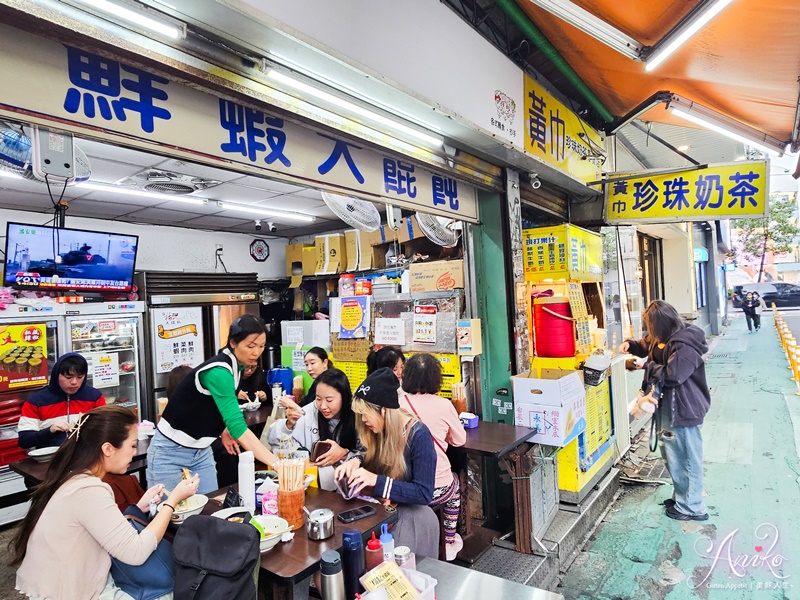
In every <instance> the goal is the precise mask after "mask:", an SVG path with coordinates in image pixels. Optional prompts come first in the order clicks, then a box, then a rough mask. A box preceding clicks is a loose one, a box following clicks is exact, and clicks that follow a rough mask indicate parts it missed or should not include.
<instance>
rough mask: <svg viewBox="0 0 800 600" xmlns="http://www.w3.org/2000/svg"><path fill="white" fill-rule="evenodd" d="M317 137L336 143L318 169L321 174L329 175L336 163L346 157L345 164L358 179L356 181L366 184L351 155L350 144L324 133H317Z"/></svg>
mask: <svg viewBox="0 0 800 600" xmlns="http://www.w3.org/2000/svg"><path fill="white" fill-rule="evenodd" d="M317 135H319V136H322V137H324V138H327V139H329V140H333V141H334V142H335V143H334V145H333V150H332V151H331V155H330V156H329V157H328V159H327V160H326V161H325V162H324V163H322V164H321V165H320V166H319V168H317V171H319V174H320V175H325V174H327V173H328V172H329V171H330V170H331V169H333V167H335V166H336V163H338V162H339V159H340V158H342V157H344V162H345V163H347V166H348V168H349V169H350V172H351V173H352V174H353V177H355V178H356V181H358V183H364V176H363V175H362V174H361V171H359V170H358V167H357V166H356V163H355V161H354V160H353V157H352V156H351V155H350V144H347V143H346V142H343V141H342V140H337V139H336V138H334V137H330V136H328V135H325V134H323V133H317ZM354 148H358V146H354Z"/></svg>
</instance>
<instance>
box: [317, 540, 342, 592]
mask: <svg viewBox="0 0 800 600" xmlns="http://www.w3.org/2000/svg"><path fill="white" fill-rule="evenodd" d="M319 570H320V573H321V576H320V587H321V588H322V589H320V591H319V593H320V594H321V595H322V600H345V599H346V596H345V594H344V575H343V574H342V560H341V559H340V558H339V553H338V552H336V550H326V551H325V552H323V553H322V561H321V562H320V564H319Z"/></svg>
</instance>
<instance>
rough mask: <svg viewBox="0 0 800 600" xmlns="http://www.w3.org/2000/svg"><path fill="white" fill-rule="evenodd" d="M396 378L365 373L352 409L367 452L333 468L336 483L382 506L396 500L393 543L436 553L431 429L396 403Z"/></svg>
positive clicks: (383, 371)
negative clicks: (379, 501) (365, 495)
mask: <svg viewBox="0 0 800 600" xmlns="http://www.w3.org/2000/svg"><path fill="white" fill-rule="evenodd" d="M399 386H400V382H399V381H398V379H397V377H396V376H395V374H394V373H392V370H391V369H389V368H388V367H383V368H380V369H378V370H377V371H375V372H374V373H372V374H370V375H369V376H367V378H366V379H365V380H364V383H362V384H361V386H360V387H359V388H358V389H357V390H356V393H355V394H354V398H353V412H355V413H356V414H357V415H359V416H360V418H359V419H358V420H357V421H356V426H357V428H358V434H359V438H360V439H361V443H362V444H363V445H364V447H365V448H366V452H365V453H364V454H363V455H361V456H359V457H357V458H351V459H350V460H348V461H347V462H345V463H343V464H342V465H341V466H339V467H338V468H337V469H336V475H335V478H336V480H337V481H340V480H342V479H344V480H345V481H344V482H343V483H340V487H344V488H346V489H347V490H348V492H349V495H351V496H354V495H357V494H359V493H361V492H362V490H367V491H368V493H370V494H371V495H372V496H373V497H374V498H379V499H383V501H384V505H385V506H387V507H390V506H392V505H395V504H396V505H397V506H396V508H397V511H398V521H397V524H396V525H395V528H394V530H393V531H392V535H393V536H394V539H395V544H396V545H404V546H409V547H410V548H413V549H414V552H415V553H416V554H418V555H421V556H429V557H432V558H436V557H438V554H439V522H438V519H437V518H436V515H435V514H434V513H433V511H432V510H431V508H430V507H429V506H428V505H429V504H430V503H431V501H432V500H433V489H434V481H435V478H436V452H435V450H434V446H433V438H432V437H431V432H430V430H429V429H428V428H427V427H426V426H425V425H424V424H423V423H422V422H420V421H419V420H418V419H417V418H416V417H414V415H412V414H411V413H409V412H408V411H406V410H404V409H402V408H400V403H399V400H398V397H397V388H398V387H399Z"/></svg>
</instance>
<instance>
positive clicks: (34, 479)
mask: <svg viewBox="0 0 800 600" xmlns="http://www.w3.org/2000/svg"><path fill="white" fill-rule="evenodd" d="M151 439H152V438H149V437H148V438H147V439H144V440H139V441H138V442H137V443H136V454H135V455H134V457H133V460H132V461H131V466H130V467H128V474H132V473H140V472H143V471H144V470H145V469H146V468H147V449H148V448H149V447H150V440H151ZM48 467H50V461H48V462H39V461H36V460H33V459H32V458H23V459H22V460H18V461H17V462H13V463H11V464H10V465H8V468H9V469H11V470H12V471H14V472H15V473H19V474H20V475H22V477H23V478H24V479H25V485H26V486H27V487H28V488H32V487H34V486H36V485H39V484H40V483H42V481H44V478H45V476H46V475H47V469H48ZM142 487H143V488H145V489H147V486H146V485H143V486H142Z"/></svg>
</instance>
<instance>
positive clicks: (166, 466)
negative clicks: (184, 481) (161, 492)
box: [147, 429, 219, 494]
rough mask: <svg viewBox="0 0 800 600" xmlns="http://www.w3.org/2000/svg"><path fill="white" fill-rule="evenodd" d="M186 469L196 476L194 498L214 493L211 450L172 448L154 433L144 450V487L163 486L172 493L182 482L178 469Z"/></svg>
mask: <svg viewBox="0 0 800 600" xmlns="http://www.w3.org/2000/svg"><path fill="white" fill-rule="evenodd" d="M184 468H186V469H189V470H190V471H191V472H192V475H194V474H195V473H198V474H199V475H200V484H199V485H198V487H197V493H198V494H208V493H209V492H213V491H214V490H216V489H219V486H218V485H217V466H216V463H215V462H214V453H213V452H212V450H211V446H209V447H208V448H202V449H198V448H187V447H185V446H181V445H180V444H176V443H175V442H173V441H172V440H170V439H169V438H167V437H166V436H165V435H164V434H163V433H161V432H160V431H159V430H158V429H156V433H155V435H154V436H153V439H152V440H151V441H150V447H149V448H148V449H147V485H148V486H150V487H152V486H154V485H156V484H158V483H163V484H164V486H165V487H166V488H167V489H168V490H172V489H173V488H174V487H175V486H176V485H178V483H180V481H181V478H182V476H183V475H182V469H184Z"/></svg>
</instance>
